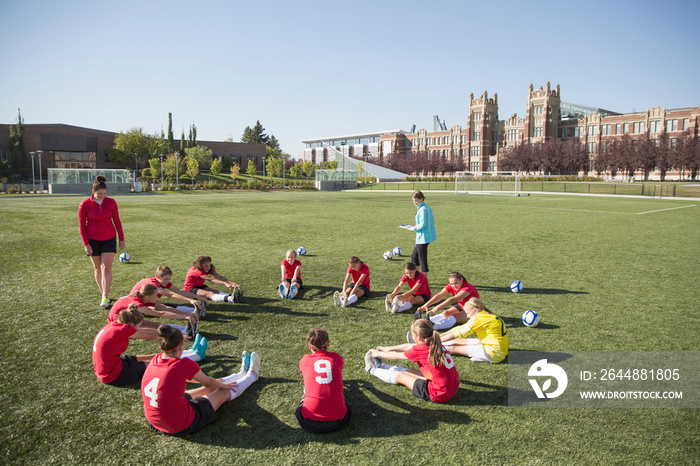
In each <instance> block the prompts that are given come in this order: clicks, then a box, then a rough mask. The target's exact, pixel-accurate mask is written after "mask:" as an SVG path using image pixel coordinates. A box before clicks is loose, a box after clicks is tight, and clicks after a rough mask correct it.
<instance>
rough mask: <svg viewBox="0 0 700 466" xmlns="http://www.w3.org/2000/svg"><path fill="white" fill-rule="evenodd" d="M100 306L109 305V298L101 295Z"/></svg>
mask: <svg viewBox="0 0 700 466" xmlns="http://www.w3.org/2000/svg"><path fill="white" fill-rule="evenodd" d="M100 307H105V308H106V307H109V298H107V297H104V296H103V297H102V301H100Z"/></svg>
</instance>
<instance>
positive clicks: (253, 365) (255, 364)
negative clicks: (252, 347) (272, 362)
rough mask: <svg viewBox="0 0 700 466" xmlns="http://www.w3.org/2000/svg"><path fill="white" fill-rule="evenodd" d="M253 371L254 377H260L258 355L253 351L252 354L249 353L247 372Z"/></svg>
mask: <svg viewBox="0 0 700 466" xmlns="http://www.w3.org/2000/svg"><path fill="white" fill-rule="evenodd" d="M251 372H252V373H253V374H255V378H256V379H257V378H259V377H260V355H259V354H258V353H256V352H255V351H253V354H251V355H250V368H249V369H248V373H249V374H250V373H251Z"/></svg>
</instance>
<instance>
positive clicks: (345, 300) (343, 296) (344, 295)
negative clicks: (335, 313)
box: [340, 291, 348, 307]
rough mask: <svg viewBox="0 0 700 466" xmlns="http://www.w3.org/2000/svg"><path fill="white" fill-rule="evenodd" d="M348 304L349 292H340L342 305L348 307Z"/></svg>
mask: <svg viewBox="0 0 700 466" xmlns="http://www.w3.org/2000/svg"><path fill="white" fill-rule="evenodd" d="M347 305H348V294H347V293H346V292H344V291H343V292H342V293H340V307H346V306H347Z"/></svg>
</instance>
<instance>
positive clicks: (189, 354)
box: [180, 349, 202, 362]
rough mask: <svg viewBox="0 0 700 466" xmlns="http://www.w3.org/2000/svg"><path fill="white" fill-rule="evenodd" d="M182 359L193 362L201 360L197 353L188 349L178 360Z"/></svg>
mask: <svg viewBox="0 0 700 466" xmlns="http://www.w3.org/2000/svg"><path fill="white" fill-rule="evenodd" d="M183 358H187V359H191V360H193V361H194V362H197V361H200V360H201V359H202V358H200V357H199V355H198V354H197V352H196V351H195V350H193V349H188V350H185V351H183V352H182V356H181V357H180V359H183Z"/></svg>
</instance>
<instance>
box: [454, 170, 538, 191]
mask: <svg viewBox="0 0 700 466" xmlns="http://www.w3.org/2000/svg"><path fill="white" fill-rule="evenodd" d="M520 177H521V175H520V173H518V172H507V171H498V172H474V171H472V172H456V173H455V194H505V195H510V196H527V195H528V194H522V193H521V191H522V182H521V181H520Z"/></svg>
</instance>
